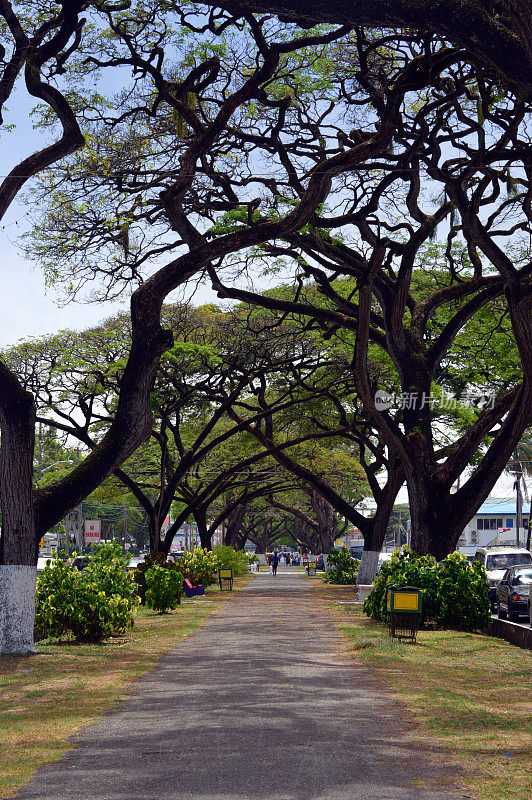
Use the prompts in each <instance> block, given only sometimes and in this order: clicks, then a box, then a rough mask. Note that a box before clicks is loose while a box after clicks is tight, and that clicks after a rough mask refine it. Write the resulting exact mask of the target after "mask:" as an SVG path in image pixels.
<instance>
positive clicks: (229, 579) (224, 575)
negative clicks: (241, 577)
mask: <svg viewBox="0 0 532 800" xmlns="http://www.w3.org/2000/svg"><path fill="white" fill-rule="evenodd" d="M218 583H219V584H220V591H221V592H223V590H224V586H225V585H226V584H227V583H229V591H232V589H233V569H232V568H227V569H219V570H218Z"/></svg>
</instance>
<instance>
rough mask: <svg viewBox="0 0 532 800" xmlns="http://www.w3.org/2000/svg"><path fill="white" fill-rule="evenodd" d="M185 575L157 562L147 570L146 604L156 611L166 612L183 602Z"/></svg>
mask: <svg viewBox="0 0 532 800" xmlns="http://www.w3.org/2000/svg"><path fill="white" fill-rule="evenodd" d="M182 594H183V575H182V574H181V572H178V571H177V570H172V569H165V567H163V566H161V565H160V564H155V565H154V566H153V567H150V569H148V570H147V571H146V605H147V606H148V608H151V609H153V610H154V611H159V612H160V613H161V614H166V613H168V611H169V610H170V609H172V608H177V606H178V605H179V604H180V603H181V595H182Z"/></svg>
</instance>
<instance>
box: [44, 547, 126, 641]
mask: <svg viewBox="0 0 532 800" xmlns="http://www.w3.org/2000/svg"><path fill="white" fill-rule="evenodd" d="M137 604H138V595H137V592H136V587H135V584H134V582H133V579H132V577H131V575H129V574H128V573H127V572H126V570H125V568H124V563H123V561H121V560H120V559H118V558H114V557H110V558H107V560H104V559H103V558H102V559H97V560H96V562H95V563H91V564H90V565H89V566H88V567H86V568H85V569H84V570H83V571H82V572H79V571H78V570H76V569H72V568H71V567H70V565H68V564H65V563H64V562H63V561H60V560H58V559H56V560H54V561H50V562H49V563H48V564H47V565H46V567H45V569H44V570H43V572H42V573H41V574H40V576H39V578H38V581H37V593H36V609H35V632H36V637H37V638H45V637H49V638H52V639H55V638H61V637H62V636H65V635H67V634H72V635H73V636H74V637H75V638H76V639H77V640H78V641H83V642H99V641H101V640H102V639H106V638H108V637H109V636H111V635H113V634H118V633H125V632H126V631H127V630H129V628H131V627H132V625H133V611H134V609H135V607H136V606H137Z"/></svg>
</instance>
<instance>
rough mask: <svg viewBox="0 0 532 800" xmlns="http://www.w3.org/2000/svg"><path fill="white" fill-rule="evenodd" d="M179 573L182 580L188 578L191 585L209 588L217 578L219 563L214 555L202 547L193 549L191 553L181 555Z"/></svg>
mask: <svg viewBox="0 0 532 800" xmlns="http://www.w3.org/2000/svg"><path fill="white" fill-rule="evenodd" d="M177 564H178V568H179V571H180V572H182V573H183V577H184V578H188V579H189V581H190V582H191V583H192V584H193V585H197V584H199V583H201V584H202V585H203V586H210V584H211V583H214V582H215V581H216V580H217V579H218V576H217V575H216V573H217V572H218V570H219V569H220V561H219V559H218V556H217V555H216V553H214V552H213V551H212V550H207V548H203V547H195V548H194V550H193V552H192V553H183V555H182V556H180V558H179V560H178V562H177Z"/></svg>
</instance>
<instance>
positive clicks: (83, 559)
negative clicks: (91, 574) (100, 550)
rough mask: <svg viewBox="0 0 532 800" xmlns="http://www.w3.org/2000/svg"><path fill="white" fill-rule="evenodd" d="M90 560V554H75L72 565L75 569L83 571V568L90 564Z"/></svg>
mask: <svg viewBox="0 0 532 800" xmlns="http://www.w3.org/2000/svg"><path fill="white" fill-rule="evenodd" d="M89 561H90V557H89V556H75V557H74V558H73V559H72V564H71V566H72V567H73V568H74V569H79V571H80V572H81V570H82V569H85V567H87V566H88V564H89Z"/></svg>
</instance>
